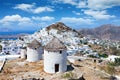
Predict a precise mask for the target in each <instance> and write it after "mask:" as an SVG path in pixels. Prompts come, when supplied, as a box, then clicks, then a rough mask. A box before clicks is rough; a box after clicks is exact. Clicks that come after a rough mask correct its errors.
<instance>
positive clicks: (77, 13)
mask: <svg viewBox="0 0 120 80" xmlns="http://www.w3.org/2000/svg"><path fill="white" fill-rule="evenodd" d="M72 12H73V13H74V14H76V15H80V13H79V12H76V11H72Z"/></svg>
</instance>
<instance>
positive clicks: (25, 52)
mask: <svg viewBox="0 0 120 80" xmlns="http://www.w3.org/2000/svg"><path fill="white" fill-rule="evenodd" d="M20 56H21V58H22V59H26V58H27V49H26V47H23V48H22V49H21V52H20Z"/></svg>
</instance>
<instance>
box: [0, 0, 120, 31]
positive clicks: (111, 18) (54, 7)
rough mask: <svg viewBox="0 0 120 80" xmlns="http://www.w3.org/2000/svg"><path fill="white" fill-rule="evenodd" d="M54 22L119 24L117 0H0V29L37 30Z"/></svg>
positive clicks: (83, 25) (85, 25)
mask: <svg viewBox="0 0 120 80" xmlns="http://www.w3.org/2000/svg"><path fill="white" fill-rule="evenodd" d="M56 22H63V23H65V24H66V25H67V26H69V27H71V28H74V29H81V28H95V27H98V26H100V25H103V24H113V25H120V0H0V32H9V31H37V30H39V29H42V28H44V27H47V26H48V25H50V24H53V23H56Z"/></svg>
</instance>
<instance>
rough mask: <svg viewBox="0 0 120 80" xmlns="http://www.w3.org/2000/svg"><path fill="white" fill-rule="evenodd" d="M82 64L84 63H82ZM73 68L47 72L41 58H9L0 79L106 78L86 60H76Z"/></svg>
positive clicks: (105, 79) (103, 79) (92, 79)
mask: <svg viewBox="0 0 120 80" xmlns="http://www.w3.org/2000/svg"><path fill="white" fill-rule="evenodd" d="M83 64H84V65H83ZM73 65H74V66H73V69H72V70H69V71H66V72H65V73H55V74H48V73H45V72H44V70H43V60H40V61H38V62H27V61H26V60H24V59H17V60H9V61H7V62H6V64H5V66H4V68H3V71H2V72H1V73H0V80H22V79H28V78H36V79H37V78H44V80H68V79H70V78H73V79H75V78H79V77H81V75H83V77H84V78H85V80H108V79H107V78H106V75H105V74H103V73H101V72H100V71H97V70H93V69H92V68H91V67H89V66H88V64H86V62H76V63H75V64H73Z"/></svg>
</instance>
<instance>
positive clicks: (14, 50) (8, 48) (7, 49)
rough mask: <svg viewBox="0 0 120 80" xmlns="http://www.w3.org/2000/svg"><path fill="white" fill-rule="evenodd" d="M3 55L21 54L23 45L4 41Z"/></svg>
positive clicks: (2, 44) (2, 43)
mask: <svg viewBox="0 0 120 80" xmlns="http://www.w3.org/2000/svg"><path fill="white" fill-rule="evenodd" d="M0 45H1V46H2V53H5V54H9V55H16V54H20V50H21V48H22V44H21V45H19V44H18V42H17V41H2V42H1V44H0Z"/></svg>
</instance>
